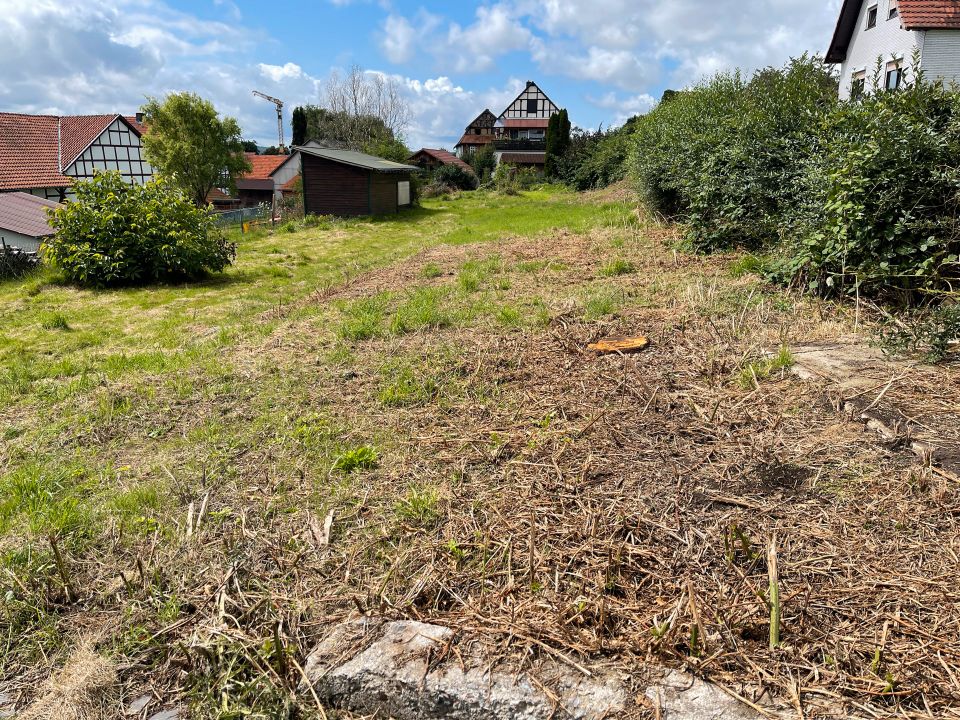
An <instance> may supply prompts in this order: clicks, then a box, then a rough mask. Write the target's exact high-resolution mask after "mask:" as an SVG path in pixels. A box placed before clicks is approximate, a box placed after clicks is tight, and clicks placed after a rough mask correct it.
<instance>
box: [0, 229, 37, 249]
mask: <svg viewBox="0 0 960 720" xmlns="http://www.w3.org/2000/svg"><path fill="white" fill-rule="evenodd" d="M0 238H3V241H4V242H5V243H6V244H7V247H18V248H20V249H21V250H23V251H24V252H36V251H37V249H38V248H39V247H40V240H39V239H38V238H35V237H30V236H29V235H21V234H20V233H15V232H13V230H6V229H4V228H0Z"/></svg>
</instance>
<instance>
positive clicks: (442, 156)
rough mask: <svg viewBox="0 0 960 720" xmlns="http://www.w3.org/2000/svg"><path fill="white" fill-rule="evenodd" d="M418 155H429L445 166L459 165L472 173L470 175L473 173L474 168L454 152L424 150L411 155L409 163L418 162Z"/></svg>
mask: <svg viewBox="0 0 960 720" xmlns="http://www.w3.org/2000/svg"><path fill="white" fill-rule="evenodd" d="M418 155H429V156H430V157H432V158H433V159H434V160H436V161H437V162H442V163H443V164H444V165H457V166H459V167H461V168H463V169H464V170H466V171H467V172H470V173H472V172H473V168H472V167H470V166H469V165H468V164H467V163H465V162H464V161H463V160H461V159H460V158H458V157H457V156H456V155H454V154H453V153H452V152H450V151H448V150H434V149H432V148H423V149H422V150H418V151H417V152H415V153H414V154H413V155H411V156H410V157H409V158H408V159H407V162H416V157H417V156H418Z"/></svg>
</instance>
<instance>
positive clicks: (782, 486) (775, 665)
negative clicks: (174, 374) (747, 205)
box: [21, 223, 960, 718]
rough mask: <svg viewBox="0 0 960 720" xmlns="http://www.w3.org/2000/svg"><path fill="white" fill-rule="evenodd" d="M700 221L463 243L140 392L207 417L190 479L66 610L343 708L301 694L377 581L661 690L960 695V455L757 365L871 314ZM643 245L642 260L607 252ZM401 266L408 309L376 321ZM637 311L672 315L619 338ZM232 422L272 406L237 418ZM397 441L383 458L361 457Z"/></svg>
mask: <svg viewBox="0 0 960 720" xmlns="http://www.w3.org/2000/svg"><path fill="white" fill-rule="evenodd" d="M671 237H672V236H671V231H670V229H669V228H664V227H659V226H656V225H653V224H645V223H636V224H634V223H631V224H628V225H621V226H611V227H607V228H599V229H595V230H593V231H590V232H585V233H581V234H573V233H569V232H563V231H558V232H554V233H550V234H549V235H547V236H543V237H540V238H536V239H530V238H513V239H505V240H502V241H500V242H495V243H489V244H485V245H480V246H476V245H475V246H469V247H466V246H460V247H446V246H442V247H437V248H433V249H430V250H426V251H424V252H422V253H420V254H419V255H417V256H416V257H414V258H412V259H410V260H408V261H405V262H402V263H398V264H395V265H392V266H390V267H388V268H385V269H382V270H378V271H374V272H371V273H367V274H365V275H362V276H360V277H358V278H357V279H356V280H354V281H352V282H350V283H348V284H346V285H344V286H341V287H337V288H332V289H329V290H325V291H323V292H321V293H317V294H314V295H313V296H311V297H310V298H308V299H307V300H304V301H302V302H300V303H297V304H291V305H289V306H287V307H285V308H282V309H281V308H278V309H277V310H276V311H271V312H270V313H267V314H265V316H264V318H263V320H264V321H265V322H266V321H269V322H270V323H271V328H272V329H271V331H270V333H269V334H266V335H265V336H264V337H252V338H251V339H249V340H248V341H247V342H242V343H240V344H239V346H238V347H237V348H236V349H235V350H234V351H232V352H233V355H232V356H231V367H232V368H233V370H232V373H231V375H230V377H229V382H224V383H222V384H215V385H213V386H211V387H208V388H207V389H205V390H204V391H203V392H202V393H195V394H183V395H177V394H176V391H175V389H174V388H170V387H165V388H161V389H159V390H158V391H157V396H155V397H152V398H149V399H148V400H145V401H144V404H143V405H142V406H140V411H141V412H143V413H146V414H151V416H152V414H156V413H158V412H161V410H158V409H157V408H162V412H165V413H166V414H167V415H168V416H169V417H170V422H171V423H172V426H173V432H175V433H177V434H179V435H181V436H182V437H184V438H190V440H189V442H184V443H182V444H179V445H171V446H166V447H165V449H164V452H163V454H162V455H160V456H158V457H156V456H155V457H153V459H152V461H153V462H154V463H156V465H157V466H160V467H162V468H164V469H165V470H166V473H167V474H169V475H170V476H171V477H170V479H169V482H168V493H169V495H168V496H169V497H173V498H177V499H178V502H177V503H175V510H174V511H173V512H171V515H170V517H169V518H168V519H167V520H165V521H164V522H163V523H162V525H161V527H158V528H155V529H148V530H147V531H146V532H144V533H143V535H142V536H141V537H140V538H139V539H137V540H136V541H134V542H130V541H128V542H126V543H125V542H124V541H123V540H121V536H122V535H123V533H125V532H127V533H129V532H130V531H129V529H128V530H123V529H121V528H116V529H115V530H114V531H113V536H112V537H113V538H114V542H112V543H111V544H107V545H106V546H105V547H104V548H102V552H100V553H99V554H98V555H97V556H96V557H91V556H87V557H85V558H83V559H74V560H73V561H72V562H71V567H70V572H71V573H72V576H71V580H72V582H73V584H75V585H76V586H77V587H80V588H84V592H83V597H84V599H83V600H82V601H81V602H79V603H74V604H71V603H68V602H67V601H66V600H65V598H63V597H58V599H57V604H58V612H59V616H60V623H61V625H69V624H71V623H82V622H84V621H85V619H86V618H88V617H89V616H90V615H91V614H97V613H107V614H113V615H121V614H122V615H123V616H124V618H125V619H124V621H123V623H122V626H123V628H124V629H123V630H122V631H121V633H119V634H118V638H117V639H116V653H117V655H118V657H121V658H123V662H124V667H125V668H126V669H125V671H124V675H123V684H124V685H125V686H126V687H128V688H130V689H131V691H132V690H133V689H134V688H138V687H141V686H142V685H144V684H150V685H152V686H154V687H155V688H158V692H160V693H166V694H167V695H169V696H170V697H179V696H181V695H183V696H185V697H186V699H187V700H189V701H192V702H193V703H194V704H195V705H197V707H199V708H202V709H205V711H206V712H208V713H212V712H213V710H211V709H212V708H223V707H224V704H225V703H226V705H227V706H228V708H229V710H230V711H231V712H233V711H237V712H239V711H240V709H241V708H251V707H255V708H259V709H261V710H263V709H264V708H271V712H275V713H280V712H282V711H285V710H289V709H290V708H291V707H293V706H294V705H297V706H298V707H299V708H300V711H301V712H303V713H305V714H307V715H308V716H309V714H310V713H311V712H314V713H316V715H317V716H318V717H319V716H321V715H322V711H320V710H317V709H316V708H313V707H312V700H311V699H310V698H309V697H307V698H302V697H300V698H295V697H294V696H293V688H295V687H296V685H297V684H298V682H299V681H300V679H301V678H300V672H299V667H298V664H299V663H301V662H302V659H303V657H304V655H305V654H306V653H307V652H309V650H310V648H311V647H312V645H313V644H314V643H315V642H316V640H317V639H318V638H319V637H321V636H322V635H323V633H324V631H325V628H327V627H328V626H329V624H330V623H332V622H335V621H338V620H341V619H344V618H347V617H350V616H353V615H356V614H357V613H359V612H363V613H370V614H383V615H387V616H390V617H396V618H414V619H417V620H424V621H433V622H438V623H442V624H448V625H450V626H452V627H455V628H458V629H459V630H461V631H462V633H463V634H464V635H470V636H472V637H479V638H481V639H483V640H485V641H486V642H487V643H488V646H489V648H490V653H491V655H502V656H505V657H510V658H513V659H514V660H515V661H516V662H517V663H519V664H520V665H521V666H523V664H524V662H525V658H527V657H529V655H530V654H533V655H538V654H543V653H546V654H549V655H551V656H554V657H561V658H565V659H566V660H568V661H569V662H571V663H576V664H584V663H586V664H590V665H591V666H595V667H601V668H604V667H606V668H610V669H611V670H616V671H618V672H622V673H625V674H626V675H627V676H629V677H630V678H631V680H632V682H634V683H635V684H636V685H637V689H638V690H640V689H641V688H642V685H643V683H644V671H643V668H645V667H649V666H651V665H654V664H668V665H672V666H676V667H683V668H686V669H689V670H691V671H693V672H696V673H698V674H702V675H704V676H707V677H709V678H711V679H714V680H716V681H718V682H721V683H723V684H725V685H726V686H727V687H729V688H731V689H732V690H734V691H735V692H737V693H738V694H740V695H742V696H744V697H746V698H748V699H750V700H751V701H761V700H764V699H771V698H772V699H773V700H774V701H775V702H777V703H779V704H781V705H785V706H786V707H788V708H791V710H790V712H791V713H792V714H793V715H795V716H796V717H807V718H812V717H818V716H822V715H824V714H826V713H829V712H833V713H836V714H837V715H838V716H842V717H849V716H864V717H903V718H929V717H952V716H958V715H960V682H958V680H957V677H958V676H960V640H958V637H960V635H958V631H960V627H958V623H960V607H958V601H957V597H956V593H954V592H953V585H954V580H953V577H954V575H955V568H956V564H957V562H958V560H957V557H956V554H955V553H956V552H957V549H958V548H957V537H958V533H957V530H958V528H957V524H956V519H955V518H956V517H958V516H960V496H958V494H957V483H956V482H955V480H956V479H948V478H947V477H946V476H945V475H944V474H943V472H942V470H940V469H938V468H936V467H929V466H924V465H922V464H921V463H918V461H917V460H916V458H915V457H914V456H913V455H911V454H910V453H906V452H903V451H902V450H901V448H900V447H899V446H898V445H897V444H896V443H893V444H886V445H885V444H882V443H880V442H878V441H877V438H876V437H875V436H874V435H873V434H872V433H870V432H867V431H866V430H865V428H864V427H863V424H862V423H861V422H860V421H859V420H858V419H856V418H851V417H849V416H848V415H846V414H844V413H843V412H842V406H843V404H842V403H843V400H844V398H843V397H837V396H836V394H835V393H831V392H830V391H829V388H827V387H825V386H824V385H822V384H819V383H813V382H805V381H801V380H799V379H797V378H795V377H793V376H792V375H791V373H790V371H789V368H788V367H786V365H788V364H789V363H788V361H787V360H785V359H784V360H783V361H782V362H779V363H777V364H776V366H775V367H774V365H770V366H769V368H767V366H766V365H756V366H755V367H764V368H767V369H766V370H764V371H763V372H760V373H757V372H756V370H755V369H754V371H753V373H752V374H751V380H752V382H746V383H745V382H742V380H743V377H744V375H743V373H744V371H745V370H748V369H749V368H750V367H751V364H753V363H763V361H764V358H767V357H769V356H770V355H776V354H777V353H778V351H779V350H780V348H781V347H783V346H784V345H787V346H789V345H791V344H797V343H803V342H811V341H814V340H820V339H823V338H827V337H834V336H837V335H840V334H845V333H849V332H850V331H851V329H852V325H853V323H854V313H853V311H851V310H849V309H847V308H844V307H842V306H833V305H825V304H818V303H812V302H809V301H804V300H801V299H799V298H797V297H795V296H792V295H790V294H787V293H782V292H777V291H773V290H771V289H770V288H765V287H763V286H762V285H761V284H759V283H758V282H757V281H756V280H755V279H753V278H750V277H740V278H735V277H733V276H732V274H730V273H729V272H728V271H727V265H728V263H729V261H730V258H724V257H713V258H697V257H688V256H684V255H678V254H675V253H674V252H673V251H672V250H671V249H670V245H669V241H670V240H671ZM616 259H622V260H623V261H624V262H629V263H631V265H632V266H633V267H634V269H635V271H636V272H633V273H627V274H613V275H611V276H609V277H605V276H604V273H603V268H604V267H605V266H607V265H608V264H609V263H610V262H612V261H613V260H616ZM424 268H428V269H429V271H428V272H424ZM438 271H439V272H438ZM464 272H469V273H470V274H471V277H472V278H473V280H471V282H470V283H467V284H464V283H462V282H461V281H460V276H461V274H462V273H464ZM421 288H429V289H430V293H431V294H430V295H429V296H425V295H423V294H422V293H421V294H417V293H418V292H421V291H420V289H421ZM424 297H429V298H431V299H430V300H429V302H427V303H421V301H422V300H423V298H424ZM370 298H376V299H377V300H376V309H375V311H371V312H372V315H371V316H370V318H368V320H369V322H370V327H372V328H373V329H374V331H373V332H371V333H363V334H362V339H360V337H361V336H359V335H358V336H352V337H345V335H344V334H343V333H342V332H341V331H340V328H342V326H343V323H344V322H345V321H346V320H348V319H350V318H351V317H352V316H351V313H352V312H354V311H355V309H356V307H357V306H356V305H355V303H357V302H358V301H365V300H368V299H370ZM417 303H421V304H417ZM537 308H542V309H544V310H545V317H546V320H547V322H546V325H543V324H541V323H540V322H539V321H538V320H537V312H538V311H537ZM401 309H402V310H401ZM507 309H511V310H512V311H513V312H508V311H507ZM400 312H402V313H406V315H405V316H404V317H405V318H407V319H406V320H405V321H404V323H400V324H398V323H396V322H395V321H394V320H395V318H396V316H397V314H398V313H400ZM438 317H443V318H446V320H445V321H444V322H442V323H441V322H434V321H433V320H435V319H436V318H438ZM410 318H413V320H411V319H410ZM861 319H862V318H861ZM422 321H423V322H422ZM411 323H412V324H411ZM621 333H622V334H637V333H641V334H644V335H647V336H648V337H650V339H651V341H652V342H651V346H650V348H649V349H648V350H647V351H645V352H644V353H642V354H639V355H634V356H628V357H617V356H614V357H605V358H598V357H596V356H594V355H593V354H592V353H589V352H587V351H586V350H585V348H586V346H587V344H588V343H590V342H592V341H594V340H596V339H598V338H600V337H603V336H606V335H613V334H621ZM783 357H784V358H785V357H786V356H783ZM914 372H916V373H917V374H916V375H915V376H911V377H912V378H915V379H917V380H918V382H917V383H916V384H911V383H909V382H903V383H898V384H897V386H896V387H895V388H892V389H891V390H890V392H889V393H888V400H890V401H892V400H893V399H894V398H895V397H896V399H897V401H898V402H901V403H906V402H907V400H908V399H909V400H910V402H912V403H913V405H911V406H910V407H911V408H912V412H914V413H915V414H919V413H920V412H921V411H922V410H923V408H936V411H937V412H938V413H941V414H943V415H944V417H946V416H950V415H951V412H952V411H955V406H954V407H953V408H951V407H949V405H950V398H951V397H953V398H955V397H957V396H958V391H960V378H958V373H957V372H956V371H955V370H952V369H940V370H936V371H931V370H928V369H923V368H917V369H915V370H914ZM921 379H923V383H922V384H921V383H920V380H921ZM934 382H936V386H934ZM385 390H389V392H386V391H385ZM901 395H902V396H901ZM907 396H908V397H907ZM951 417H952V416H951ZM224 424H228V426H229V427H231V428H240V427H242V428H244V431H243V433H240V432H239V431H233V432H231V433H224V432H223V431H222V430H221V431H219V432H216V433H214V432H212V431H211V430H210V428H211V427H212V426H217V427H222V426H223V425H224ZM140 427H141V426H140V425H139V424H138V421H136V420H135V419H131V418H130V417H128V416H124V417H120V418H118V419H117V420H116V421H115V422H112V423H111V424H110V425H109V426H107V427H105V428H101V429H99V430H98V432H102V433H103V435H102V439H103V442H104V446H103V447H104V453H105V454H107V455H108V456H110V457H111V459H112V460H113V461H114V462H115V463H116V464H117V465H118V466H119V465H121V464H133V463H136V462H141V461H142V460H143V458H145V457H146V456H148V455H149V454H150V453H151V451H152V450H154V447H153V445H152V444H151V442H150V441H149V439H148V438H146V437H144V436H143V435H142V434H140V433H141V430H138V428H140ZM367 447H370V448H372V449H373V452H374V453H375V459H374V460H371V461H370V462H364V463H363V464H361V465H352V466H351V468H350V470H349V471H346V470H344V469H343V466H342V463H341V465H340V466H339V467H340V469H337V468H338V464H337V463H338V460H339V459H340V458H343V457H348V456H349V457H353V456H354V455H355V456H357V457H359V456H360V455H363V456H364V457H366V458H368V459H370V457H371V456H370V455H369V454H367V453H366V452H361V451H360V449H361V448H367ZM171 468H172V469H171ZM163 472H164V470H158V473H159V474H160V475H163ZM774 538H776V553H775V556H776V565H777V566H778V578H779V581H778V589H779V598H780V615H781V622H780V633H779V636H780V642H779V645H778V646H777V647H774V648H771V647H770V642H769V637H770V632H769V630H770V627H769V624H770V617H771V608H770V606H769V601H768V598H769V594H768V585H769V576H768V570H769V560H768V558H770V555H769V552H768V551H769V549H770V546H771V543H772V542H773V540H774ZM118 578H119V579H120V582H119V583H117V580H118ZM54 595H62V592H59V593H57V592H54ZM171 602H173V603H175V604H176V612H167V613H166V614H164V613H162V612H160V611H159V610H158V609H157V608H158V607H168V606H169V604H170V603H171ZM43 672H44V670H43V668H41V667H39V666H38V668H36V669H24V671H23V674H22V675H21V678H22V679H23V682H25V683H26V682H29V680H30V678H31V677H40V676H42V674H43ZM31 673H34V674H33V675H31Z"/></svg>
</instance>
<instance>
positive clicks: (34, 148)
mask: <svg viewBox="0 0 960 720" xmlns="http://www.w3.org/2000/svg"><path fill="white" fill-rule="evenodd" d="M118 117H120V116H119V115H67V116H62V117H58V116H56V115H24V114H21V113H0V190H22V189H26V188H35V187H68V186H69V185H70V184H71V183H72V182H73V180H72V179H71V178H69V177H67V176H65V175H64V174H63V173H62V171H61V168H66V167H69V166H70V165H71V164H72V163H73V161H74V160H76V159H77V157H79V156H80V155H81V154H82V153H83V151H84V150H86V149H87V148H88V147H89V146H90V143H92V142H93V141H94V140H96V139H97V138H98V137H99V136H100V134H101V133H102V132H103V131H104V130H106V129H107V127H108V126H109V125H110V123H112V122H113V121H114V120H115V119H116V118H118Z"/></svg>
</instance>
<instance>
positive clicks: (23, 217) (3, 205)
mask: <svg viewBox="0 0 960 720" xmlns="http://www.w3.org/2000/svg"><path fill="white" fill-rule="evenodd" d="M55 207H58V204H57V203H55V202H53V201H51V200H44V199H43V198H38V197H35V196H34V195H31V194H30V193H24V192H9V193H0V233H2V232H3V231H4V230H9V231H11V232H15V233H20V234H21V235H26V236H27V237H33V238H39V237H46V236H48V235H53V228H51V227H50V222H49V220H48V219H47V209H48V208H55Z"/></svg>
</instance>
